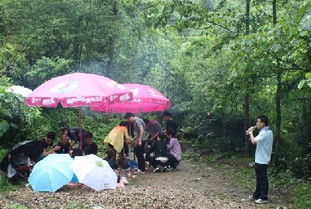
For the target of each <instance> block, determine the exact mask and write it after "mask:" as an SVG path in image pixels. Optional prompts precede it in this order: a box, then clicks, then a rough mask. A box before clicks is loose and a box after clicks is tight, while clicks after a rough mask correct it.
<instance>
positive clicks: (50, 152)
mask: <svg viewBox="0 0 311 209" xmlns="http://www.w3.org/2000/svg"><path fill="white" fill-rule="evenodd" d="M58 150H60V146H55V147H53V148H52V149H51V150H50V151H45V149H44V150H43V153H42V154H43V155H45V156H48V155H49V154H52V153H54V152H56V151H58Z"/></svg>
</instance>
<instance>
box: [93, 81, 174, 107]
mask: <svg viewBox="0 0 311 209" xmlns="http://www.w3.org/2000/svg"><path fill="white" fill-rule="evenodd" d="M123 86H125V87H126V88H127V89H130V90H131V91H132V92H133V100H131V101H129V102H124V103H119V104H108V105H106V104H104V105H98V104H94V105H92V106H91V110H94V111H103V112H114V113H125V112H133V113H139V112H153V111H163V110H166V109H169V107H170V105H171V103H170V101H169V100H168V99H167V98H166V97H165V96H164V95H163V94H161V92H159V91H158V90H156V89H154V88H152V87H150V86H146V85H141V84H123Z"/></svg>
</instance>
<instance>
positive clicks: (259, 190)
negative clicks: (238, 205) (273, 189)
mask: <svg viewBox="0 0 311 209" xmlns="http://www.w3.org/2000/svg"><path fill="white" fill-rule="evenodd" d="M267 167H268V165H266V164H259V163H255V171H256V191H255V192H254V194H253V197H254V198H255V199H263V200H268V189H269V183H268V175H267Z"/></svg>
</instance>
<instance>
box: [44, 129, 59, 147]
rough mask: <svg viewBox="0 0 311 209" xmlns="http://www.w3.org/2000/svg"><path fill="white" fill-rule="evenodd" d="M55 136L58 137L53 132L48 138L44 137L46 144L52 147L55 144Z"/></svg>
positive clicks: (48, 134)
mask: <svg viewBox="0 0 311 209" xmlns="http://www.w3.org/2000/svg"><path fill="white" fill-rule="evenodd" d="M55 136H56V134H55V132H53V131H50V132H48V133H47V134H46V136H45V137H44V141H45V143H47V144H48V145H49V146H51V145H52V144H53V142H54V139H55Z"/></svg>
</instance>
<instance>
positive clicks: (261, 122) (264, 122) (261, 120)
mask: <svg viewBox="0 0 311 209" xmlns="http://www.w3.org/2000/svg"><path fill="white" fill-rule="evenodd" d="M268 125H269V120H268V117H267V116H265V115H260V116H258V117H257V123H256V128H257V129H262V128H263V127H265V126H268Z"/></svg>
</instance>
